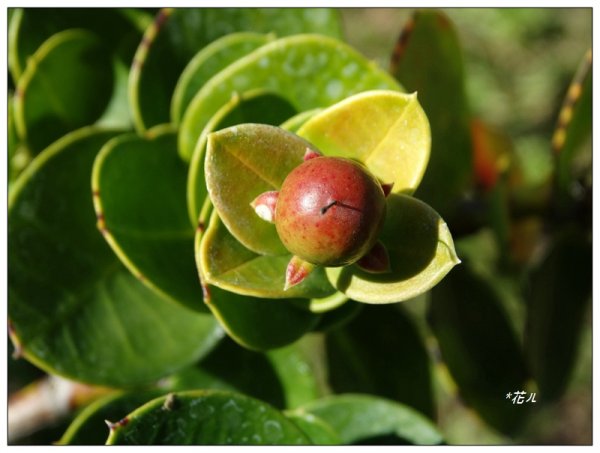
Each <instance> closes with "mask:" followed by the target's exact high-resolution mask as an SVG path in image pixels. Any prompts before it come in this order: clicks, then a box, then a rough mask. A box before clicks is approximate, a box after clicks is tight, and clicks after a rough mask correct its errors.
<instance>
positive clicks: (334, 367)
mask: <svg viewBox="0 0 600 453" xmlns="http://www.w3.org/2000/svg"><path fill="white" fill-rule="evenodd" d="M327 369H328V374H329V385H330V386H331V389H332V391H333V392H334V393H369V394H374V395H378V396H382V397H385V398H389V399H392V400H395V401H398V402H401V403H403V404H406V405H408V406H411V407H413V408H414V409H416V410H418V411H419V412H421V413H422V414H425V415H427V416H428V417H430V418H433V417H434V414H435V410H434V404H433V389H432V379H431V371H430V363H429V355H428V354H427V349H426V348H425V344H424V342H423V339H422V338H421V335H420V334H419V332H418V330H417V328H416V326H415V324H414V322H413V321H412V320H411V319H410V318H409V316H408V315H407V313H406V312H405V311H403V310H402V307H398V306H393V305H389V306H385V307H372V306H367V307H365V308H364V309H363V310H362V311H361V313H360V315H358V316H356V317H355V318H354V319H353V320H352V321H351V322H349V323H348V324H346V325H345V326H343V327H342V328H339V329H336V330H333V331H331V332H329V334H328V336H327Z"/></svg>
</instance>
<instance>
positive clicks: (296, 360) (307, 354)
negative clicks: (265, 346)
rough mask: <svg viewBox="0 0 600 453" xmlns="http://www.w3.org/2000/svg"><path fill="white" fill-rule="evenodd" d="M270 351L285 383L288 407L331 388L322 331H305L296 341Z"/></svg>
mask: <svg viewBox="0 0 600 453" xmlns="http://www.w3.org/2000/svg"><path fill="white" fill-rule="evenodd" d="M266 354H267V357H268V358H269V360H270V361H271V363H272V365H273V368H274V369H275V372H276V373H277V376H278V378H279V382H280V384H281V386H282V387H283V391H284V395H285V406H286V407H287V408H292V409H293V408H296V407H298V406H300V405H302V404H305V403H307V402H309V401H313V400H316V399H317V398H320V397H322V396H323V395H325V394H326V393H328V392H329V389H328V386H327V382H326V370H325V361H324V355H325V342H324V339H323V336H322V335H320V334H312V333H311V334H307V335H304V336H303V337H302V338H301V339H299V340H298V341H296V342H294V343H293V344H290V345H288V346H285V347H283V348H277V349H273V350H271V351H268V352H267V353H266Z"/></svg>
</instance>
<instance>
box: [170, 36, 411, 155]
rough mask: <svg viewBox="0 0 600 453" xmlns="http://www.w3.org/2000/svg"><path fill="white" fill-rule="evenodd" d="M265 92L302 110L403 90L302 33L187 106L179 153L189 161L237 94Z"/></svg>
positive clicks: (331, 44) (258, 53)
mask: <svg viewBox="0 0 600 453" xmlns="http://www.w3.org/2000/svg"><path fill="white" fill-rule="evenodd" d="M252 89H266V90H269V91H272V92H273V93H276V94H279V95H281V96H282V97H284V98H285V99H287V100H288V101H289V102H290V103H291V104H292V106H293V107H294V108H295V109H296V110H297V111H299V112H302V111H305V110H310V109H314V108H318V107H326V106H329V105H332V104H334V103H335V102H338V101H341V100H342V99H344V98H346V97H348V96H350V95H352V94H355V93H359V92H361V91H367V90H376V89H391V90H399V89H400V86H399V85H398V83H397V82H396V81H395V80H394V79H393V78H392V77H391V76H389V75H388V74H387V73H386V72H384V71H383V70H381V69H379V68H377V67H376V66H374V65H373V64H371V63H370V62H369V61H368V60H367V59H366V58H364V57H363V56H361V55H360V54H358V53H357V52H356V51H355V50H353V49H351V48H350V47H348V46H347V45H346V44H344V43H342V42H340V41H337V40H335V39H332V38H328V37H325V36H317V35H300V36H292V37H289V38H282V39H278V40H276V41H274V42H272V43H269V44H266V45H264V46H262V47H260V48H259V49H257V50H255V51H254V52H252V53H250V54H249V55H247V56H246V57H244V58H242V59H240V60H239V61H237V62H236V63H234V64H232V65H230V66H229V67H227V68H226V69H225V70H223V71H221V72H220V73H219V74H217V75H216V76H215V77H213V78H212V79H210V80H209V81H208V82H207V83H206V84H205V85H204V87H203V88H202V89H201V90H200V91H198V93H197V94H196V96H195V97H194V99H193V100H192V102H191V104H190V106H189V107H188V109H187V111H186V113H185V115H184V117H183V120H182V122H181V129H180V133H179V152H180V153H181V156H182V157H183V158H184V159H186V160H189V159H190V157H191V156H192V153H193V150H194V146H195V145H196V142H197V140H198V137H199V136H200V133H201V132H202V130H203V129H204V127H205V126H206V124H207V123H208V121H209V120H210V118H211V117H212V116H213V115H214V114H215V112H216V111H217V110H218V109H219V108H220V107H221V106H222V105H223V104H225V103H226V102H227V101H228V100H229V98H230V97H231V95H232V94H233V93H235V92H239V93H242V92H245V91H248V90H252Z"/></svg>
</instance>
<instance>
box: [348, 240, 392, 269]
mask: <svg viewBox="0 0 600 453" xmlns="http://www.w3.org/2000/svg"><path fill="white" fill-rule="evenodd" d="M356 264H357V266H358V267H360V268H361V269H362V270H364V271H366V272H369V273H371V274H385V273H387V272H390V271H391V267H390V257H389V255H388V252H387V249H386V248H385V245H383V243H382V242H381V241H378V242H377V243H376V244H375V245H374V246H373V248H371V250H369V251H368V252H367V254H366V255H365V256H363V257H362V258H361V259H359V260H358V261H357V262H356Z"/></svg>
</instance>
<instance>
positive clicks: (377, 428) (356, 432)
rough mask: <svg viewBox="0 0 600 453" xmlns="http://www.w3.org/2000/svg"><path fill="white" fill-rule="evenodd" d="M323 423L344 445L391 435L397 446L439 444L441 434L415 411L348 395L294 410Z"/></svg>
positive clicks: (376, 399)
mask: <svg viewBox="0 0 600 453" xmlns="http://www.w3.org/2000/svg"><path fill="white" fill-rule="evenodd" d="M297 412H298V413H302V412H307V413H310V414H314V415H315V416H317V417H319V418H320V419H322V420H324V421H325V422H326V423H327V424H328V425H329V426H331V427H332V428H333V429H334V430H335V432H336V433H337V434H338V435H339V436H340V438H341V440H342V443H344V444H357V443H360V442H361V441H364V440H370V439H376V438H378V437H381V436H387V435H391V436H393V439H394V440H396V443H398V444H400V443H405V442H408V443H411V444H417V445H419V444H425V445H432V444H439V443H441V442H443V438H442V436H441V434H440V433H439V432H438V430H437V428H436V427H435V425H434V424H433V423H431V422H430V421H429V420H428V419H427V418H426V417H425V416H423V415H421V414H420V413H419V412H417V411H415V410H414V409H412V408H410V407H408V406H404V405H402V404H399V403H395V402H393V401H390V400H386V399H384V398H377V397H374V396H368V395H359V394H347V395H335V396H328V397H325V398H322V399H320V400H317V401H314V402H312V403H308V404H306V405H304V406H302V407H301V408H299V409H298V410H297Z"/></svg>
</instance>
